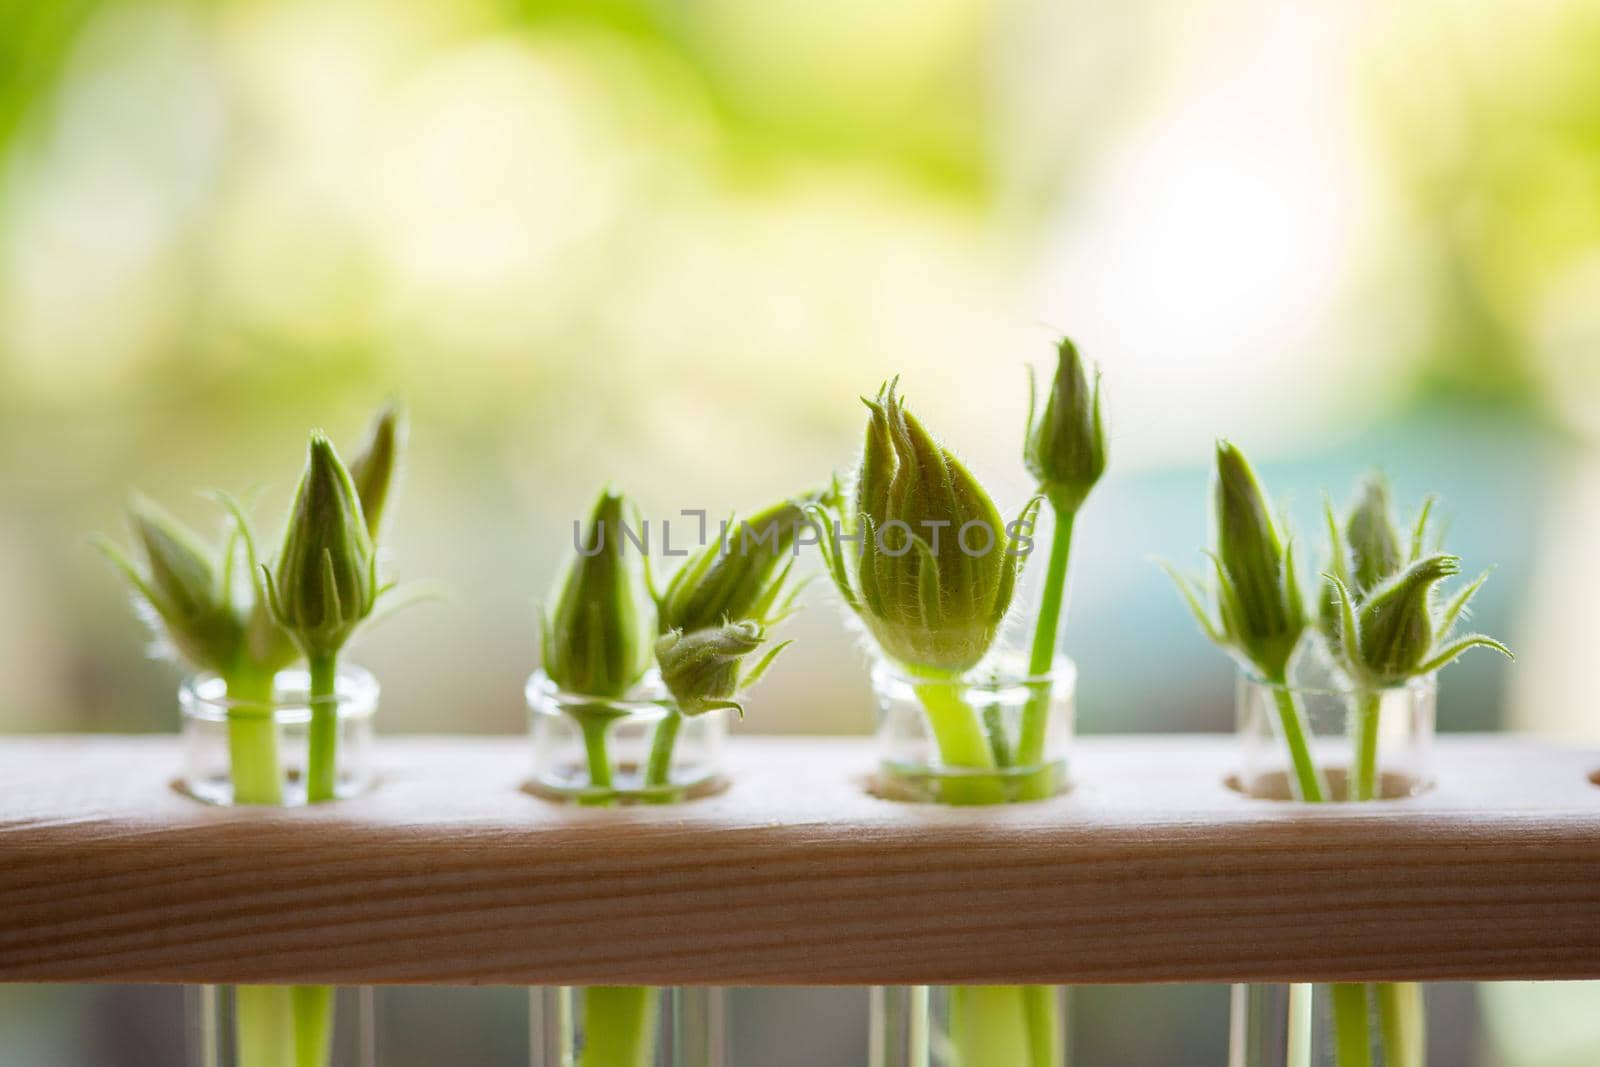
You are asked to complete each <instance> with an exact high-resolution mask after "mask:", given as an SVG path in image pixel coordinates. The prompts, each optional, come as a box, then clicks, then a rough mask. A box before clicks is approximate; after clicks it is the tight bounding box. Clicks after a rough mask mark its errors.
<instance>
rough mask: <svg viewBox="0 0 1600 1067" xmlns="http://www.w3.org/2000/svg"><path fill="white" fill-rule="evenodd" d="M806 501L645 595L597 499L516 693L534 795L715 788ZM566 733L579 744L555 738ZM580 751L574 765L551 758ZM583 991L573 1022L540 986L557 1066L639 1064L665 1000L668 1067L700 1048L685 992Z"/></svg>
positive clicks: (780, 607)
mask: <svg viewBox="0 0 1600 1067" xmlns="http://www.w3.org/2000/svg"><path fill="white" fill-rule="evenodd" d="M811 499H812V498H802V499H800V500H796V501H784V502H782V503H780V504H777V505H775V506H774V507H772V508H769V509H767V510H765V511H762V512H760V513H758V514H756V515H754V516H751V517H750V518H749V519H747V520H745V521H743V522H740V523H729V524H725V525H724V528H723V533H722V536H721V537H719V538H718V539H717V540H716V541H713V542H710V543H708V544H706V545H704V546H702V547H701V548H700V549H699V550H698V551H696V552H695V553H693V554H692V555H691V556H690V557H689V558H688V559H687V560H686V561H685V562H684V564H683V565H682V566H681V567H680V568H679V569H678V570H677V571H676V572H675V573H674V574H673V575H672V577H671V578H670V579H669V580H668V581H667V583H666V585H665V586H664V587H663V588H662V589H661V590H659V591H657V590H656V589H655V588H654V583H653V581H652V580H651V578H650V575H649V573H648V568H647V567H646V566H645V561H646V559H647V557H646V556H645V554H644V552H643V550H642V549H641V550H639V551H638V559H639V562H638V564H637V565H636V564H635V563H634V561H633V559H632V557H630V555H629V553H628V545H629V543H630V542H629V541H628V540H627V538H626V536H625V535H624V530H623V525H624V522H625V516H626V512H627V508H626V505H625V502H624V500H623V498H622V497H621V495H619V494H617V493H614V492H611V491H610V490H606V491H604V492H602V493H601V494H600V497H599V499H598V500H597V501H596V503H595V506H594V508H593V510H592V512H591V514H590V518H589V522H588V525H587V527H586V528H585V530H584V531H583V536H582V538H581V541H580V542H579V547H578V552H577V554H576V555H575V557H574V558H573V559H572V561H571V563H570V564H569V565H568V567H567V569H566V572H565V574H564V576H563V578H562V580H561V582H560V584H559V587H558V593H557V595H556V597H555V603H554V607H553V609H552V610H551V611H549V612H548V613H547V614H546V615H545V616H544V618H543V623H542V648H543V659H544V666H543V668H542V669H541V670H540V671H538V672H536V673H535V675H534V677H533V678H532V679H531V680H530V682H529V687H528V692H529V705H530V710H531V713H532V718H533V733H534V745H535V752H536V759H537V760H538V768H537V769H536V773H535V785H536V786H537V787H539V789H540V791H541V792H547V793H553V794H555V795H557V796H561V797H565V798H569V799H573V800H576V801H577V802H578V803H580V804H585V805H590V806H611V805H614V804H618V803H628V802H647V803H668V802H674V801H679V800H682V799H684V798H686V797H687V796H689V795H692V794H693V792H695V791H696V790H698V789H700V788H702V787H708V786H712V785H714V784H715V780H716V779H717V778H719V777H720V774H721V767H720V757H719V755H718V753H719V751H720V744H721V738H722V735H723V733H724V732H725V730H726V719H727V713H728V712H730V711H733V712H736V713H738V714H739V715H740V716H741V717H742V716H743V713H744V710H743V705H742V702H741V697H742V695H743V693H744V692H745V691H746V690H747V689H748V688H749V687H750V686H752V685H753V684H755V682H756V681H757V680H758V679H759V678H760V676H761V674H762V673H763V672H764V671H765V670H766V668H767V667H768V666H769V665H770V664H771V663H772V661H773V659H774V658H775V657H776V656H777V655H778V654H779V653H780V652H782V650H783V649H784V648H785V647H787V642H784V643H780V644H772V643H771V642H770V641H769V637H768V635H769V633H770V631H771V629H772V628H773V627H775V626H776V625H777V624H778V623H779V622H781V621H782V620H783V619H784V618H785V617H787V615H788V614H789V613H790V611H791V610H792V605H793V601H794V597H795V595H796V593H797V592H798V586H797V585H796V584H795V583H793V582H791V581H790V577H791V572H792V568H793V562H794V555H795V550H794V549H795V542H796V540H797V538H798V534H799V530H800V528H801V527H802V526H803V525H804V524H805V523H806V521H807V519H806V507H807V506H808V505H809V504H810V502H811ZM764 647H765V651H764V652H763V651H762V650H763V648H764ZM757 653H760V655H759V656H758V655H757ZM572 732H575V733H576V735H577V737H578V738H579V739H581V745H577V746H573V745H568V744H567V743H566V740H565V738H567V737H568V736H569V735H570V734H571V733H572ZM579 747H581V752H582V758H581V770H576V769H575V768H576V764H574V765H573V766H568V763H569V762H572V761H568V760H567V759H566V758H565V756H564V753H565V752H566V751H567V750H568V749H569V748H579ZM619 748H620V749H622V750H623V754H620V755H619V753H618V751H617V749H619ZM581 995H582V1008H581V1023H580V1022H579V1021H578V1020H577V1019H575V1018H574V1013H573V1010H572V1004H571V1002H572V996H573V993H572V991H571V990H556V991H554V992H553V996H554V998H555V999H554V1003H552V1004H551V1005H550V1010H549V1011H548V1012H546V1013H545V1018H546V1019H547V1020H553V1021H554V1024H555V1025H556V1026H558V1027H560V1028H561V1029H562V1030H563V1031H564V1032H563V1033H562V1034H561V1035H559V1040H558V1041H557V1043H556V1047H555V1048H554V1049H553V1050H552V1052H551V1054H552V1056H553V1057H554V1058H555V1060H556V1062H558V1063H560V1064H563V1065H566V1064H571V1063H574V1062H575V1063H576V1064H578V1065H579V1067H647V1065H651V1067H653V1065H654V1064H656V1063H657V1062H659V1061H658V1058H657V1057H658V1053H659V1052H660V1051H661V1050H658V1048H657V1045H658V1035H657V1031H658V1015H659V1013H660V1010H661V1008H660V1005H661V1001H662V999H663V995H670V996H673V997H675V998H676V999H677V1003H678V1006H679V1010H678V1011H677V1012H676V1013H675V1015H676V1019H675V1026H674V1029H673V1035H674V1043H675V1047H674V1048H673V1049H671V1050H668V1055H667V1058H666V1062H671V1063H679V1062H684V1063H689V1062H694V1060H695V1058H696V1057H695V1056H694V1055H693V1054H691V1053H690V1052H688V1051H687V1050H686V1048H685V1046H684V1043H685V1042H690V1041H701V1040H708V1039H710V1038H709V1034H710V1030H711V1021H710V1018H709V1016H710V1011H709V1001H708V1000H707V999H706V995H704V994H696V995H697V996H699V997H700V999H699V1001H698V1003H699V1004H700V1005H702V1006H703V1007H705V1008H706V1010H705V1011H702V1012H694V1011H690V1010H688V1009H687V1007H686V1005H687V1004H688V1002H689V998H690V996H691V995H690V994H688V993H687V992H685V991H663V990H658V989H652V988H647V987H637V986H595V987H590V988H587V989H584V990H583V991H582V993H581ZM691 1016H695V1018H691ZM575 1029H576V1030H577V1031H578V1032H573V1031H574V1030H575ZM580 1033H581V1037H580V1036H579V1034H580Z"/></svg>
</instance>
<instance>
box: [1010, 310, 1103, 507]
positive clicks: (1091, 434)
mask: <svg viewBox="0 0 1600 1067" xmlns="http://www.w3.org/2000/svg"><path fill="white" fill-rule="evenodd" d="M1057 354H1058V359H1057V363H1056V373H1055V377H1054V379H1052V381H1051V385H1050V390H1049V392H1048V393H1046V394H1045V400H1044V409H1043V410H1042V411H1041V412H1039V418H1038V420H1037V421H1035V419H1034V406H1035V403H1034V395H1033V379H1032V377H1030V378H1029V379H1028V385H1029V392H1028V427H1029V429H1028V437H1027V442H1026V444H1025V446H1024V448H1023V462H1024V463H1025V464H1026V465H1027V468H1028V472H1029V473H1030V474H1032V475H1033V476H1034V478H1035V479H1037V480H1038V482H1039V491H1040V492H1041V493H1043V494H1044V495H1045V497H1046V498H1048V499H1049V501H1050V506H1051V507H1053V508H1054V509H1055V511H1056V512H1057V514H1071V513H1074V512H1076V511H1077V510H1078V509H1079V508H1080V507H1082V506H1083V501H1084V498H1086V497H1087V496H1088V495H1089V491H1090V490H1091V489H1093V488H1094V486H1095V483H1096V482H1098V481H1099V480H1100V476H1101V475H1102V474H1104V473H1105V470H1106V434H1105V420H1104V418H1103V416H1102V413H1101V409H1100V377H1099V375H1098V374H1096V375H1095V379H1094V384H1093V385H1092V386H1091V385H1090V383H1089V378H1088V375H1087V374H1085V372H1084V368H1083V360H1082V358H1081V357H1080V356H1079V355H1078V349H1077V346H1075V345H1074V344H1073V343H1072V342H1071V341H1070V340H1068V339H1067V338H1065V337H1063V338H1062V339H1061V343H1060V345H1059V347H1058V353H1057Z"/></svg>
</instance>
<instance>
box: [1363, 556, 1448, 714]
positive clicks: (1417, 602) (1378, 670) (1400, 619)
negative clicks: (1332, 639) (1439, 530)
mask: <svg viewBox="0 0 1600 1067" xmlns="http://www.w3.org/2000/svg"><path fill="white" fill-rule="evenodd" d="M1460 573H1461V560H1460V559H1459V558H1457V557H1455V556H1444V555H1439V556H1429V557H1428V558H1427V559H1421V560H1418V561H1417V562H1416V563H1413V564H1412V565H1411V566H1410V567H1408V568H1406V570H1405V572H1404V573H1402V574H1400V575H1399V576H1398V577H1397V578H1395V580H1394V581H1392V582H1390V583H1389V584H1388V585H1385V586H1383V587H1382V588H1380V589H1376V590H1374V591H1373V593H1372V595H1371V596H1369V597H1367V599H1366V601H1365V602H1364V603H1363V604H1362V605H1361V611H1360V613H1359V614H1358V615H1357V617H1356V619H1357V625H1358V627H1359V631H1358V632H1359V634H1360V637H1359V640H1357V641H1356V642H1354V648H1355V650H1356V651H1357V652H1358V653H1359V654H1360V657H1361V663H1362V666H1363V667H1364V668H1365V673H1366V675H1367V677H1368V678H1370V679H1373V680H1374V681H1381V682H1382V683H1383V684H1387V685H1394V684H1398V683H1399V682H1401V681H1403V680H1405V679H1406V678H1409V677H1410V676H1411V672H1412V671H1414V670H1416V668H1417V667H1418V665H1420V664H1421V663H1422V662H1423V661H1424V660H1426V659H1427V658H1428V654H1429V653H1430V652H1432V651H1433V603H1432V599H1433V590H1434V587H1435V586H1437V585H1438V584H1439V583H1440V582H1442V581H1444V580H1445V579H1446V578H1450V577H1453V576H1455V575H1457V574H1460Z"/></svg>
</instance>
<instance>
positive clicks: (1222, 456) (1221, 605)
mask: <svg viewBox="0 0 1600 1067" xmlns="http://www.w3.org/2000/svg"><path fill="white" fill-rule="evenodd" d="M1213 491H1214V496H1215V502H1214V506H1213V510H1214V512H1215V514H1214V516H1213V517H1214V519H1215V521H1216V547H1215V551H1214V552H1213V554H1212V562H1213V564H1214V570H1215V572H1216V579H1215V585H1214V590H1213V591H1214V593H1215V595H1216V602H1217V615H1216V618H1215V619H1213V618H1212V616H1211V614H1210V612H1209V611H1208V610H1207V609H1206V607H1205V605H1204V603H1203V595H1202V592H1201V590H1200V588H1199V587H1198V586H1197V585H1196V584H1195V583H1194V582H1191V581H1190V580H1189V579H1188V578H1185V577H1184V576H1183V575H1182V574H1180V573H1179V572H1178V571H1177V570H1175V569H1173V568H1172V567H1170V566H1169V567H1167V573H1169V574H1170V575H1171V576H1172V579H1173V581H1174V582H1176V583H1177V586H1178V591H1179V592H1180V593H1182V594H1183V598H1184V600H1185V601H1186V602H1187V603H1188V605H1189V608H1190V610H1191V611H1193V612H1194V616H1195V618H1196V619H1197V620H1198V621H1199V623H1200V626H1201V628H1202V629H1203V630H1204V631H1205V633H1206V636H1208V637H1209V638H1211V640H1212V641H1214V642H1216V643H1217V644H1218V645H1221V646H1222V647H1223V648H1225V649H1227V650H1228V651H1229V652H1230V653H1232V654H1233V655H1234V656H1235V657H1237V658H1238V659H1239V660H1241V661H1242V662H1244V663H1247V664H1249V665H1250V667H1251V668H1253V669H1254V670H1256V671H1257V672H1259V673H1260V674H1261V676H1262V677H1263V678H1266V679H1267V680H1268V681H1273V682H1282V681H1283V680H1284V679H1285V678H1286V677H1287V675H1288V671H1289V659H1290V657H1291V656H1293V655H1294V650H1295V648H1296V646H1297V645H1298V644H1299V643H1300V638H1301V635H1302V634H1304V632H1305V629H1306V625H1307V618H1306V609H1305V604H1304V602H1303V600H1302V599H1301V595H1300V583H1299V579H1298V578H1297V576H1296V574H1295V566H1294V551H1293V548H1292V547H1290V546H1286V545H1285V544H1284V542H1283V540H1282V539H1281V538H1280V537H1279V535H1278V529H1277V526H1276V525H1275V524H1274V523H1273V521H1272V512H1271V509H1270V507H1269V505H1268V502H1267V497H1266V493H1264V492H1263V491H1262V489H1261V484H1260V482H1258V481H1257V480H1256V475H1255V471H1253V470H1252V469H1251V468H1250V462H1249V460H1247V459H1245V457H1244V454H1243V453H1242V452H1240V451H1239V450H1238V449H1237V448H1235V447H1234V446H1233V445H1231V444H1229V443H1228V442H1226V441H1219V442H1218V443H1217V473H1216V483H1215V485H1214V487H1213Z"/></svg>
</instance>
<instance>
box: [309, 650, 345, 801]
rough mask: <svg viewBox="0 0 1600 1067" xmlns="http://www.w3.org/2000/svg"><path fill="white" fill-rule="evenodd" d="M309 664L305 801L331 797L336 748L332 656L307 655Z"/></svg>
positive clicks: (337, 711) (336, 700)
mask: <svg viewBox="0 0 1600 1067" xmlns="http://www.w3.org/2000/svg"><path fill="white" fill-rule="evenodd" d="M307 664H308V666H309V667H310V668H311V733H310V737H309V749H308V751H307V753H306V803H308V804H319V803H321V802H322V801H325V800H332V799H333V795H334V768H335V765H336V760H337V758H338V748H339V697H338V694H337V693H336V692H335V689H334V679H335V676H336V661H335V659H334V657H333V656H309V657H307Z"/></svg>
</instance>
